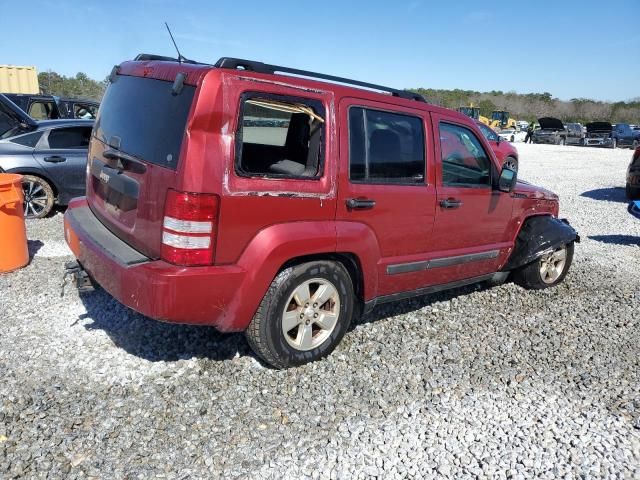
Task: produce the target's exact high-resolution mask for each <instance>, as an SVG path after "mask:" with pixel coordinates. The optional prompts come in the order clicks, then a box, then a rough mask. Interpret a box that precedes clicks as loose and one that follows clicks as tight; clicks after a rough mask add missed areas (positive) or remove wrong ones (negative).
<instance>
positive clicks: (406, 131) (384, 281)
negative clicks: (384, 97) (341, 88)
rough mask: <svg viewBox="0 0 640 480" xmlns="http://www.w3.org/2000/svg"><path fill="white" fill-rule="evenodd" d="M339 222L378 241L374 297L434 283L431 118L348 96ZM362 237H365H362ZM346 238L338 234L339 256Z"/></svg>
mask: <svg viewBox="0 0 640 480" xmlns="http://www.w3.org/2000/svg"><path fill="white" fill-rule="evenodd" d="M338 114H339V116H340V117H339V118H340V121H339V122H338V123H339V125H340V175H339V183H338V205H337V212H336V220H337V221H338V224H339V225H340V224H343V225H355V226H356V227H355V228H360V229H362V230H361V236H362V241H363V242H364V241H365V238H364V237H365V236H366V237H367V238H375V240H374V241H373V244H374V245H375V248H376V249H377V250H378V251H376V252H375V256H376V257H377V258H376V261H377V262H378V264H377V269H378V270H377V284H378V288H377V291H376V293H377V294H378V295H389V294H392V293H397V292H403V291H410V290H416V289H418V288H420V287H422V286H425V285H428V284H430V283H434V280H433V278H432V277H431V275H430V273H431V272H428V271H427V270H425V269H423V268H419V266H420V265H421V262H422V263H424V261H425V260H426V259H427V258H428V251H429V248H430V247H429V246H430V242H431V233H432V228H433V222H434V215H435V197H436V189H435V184H434V181H435V173H434V171H433V166H432V164H431V162H430V161H428V159H430V158H432V157H433V148H432V145H430V143H431V142H429V140H428V139H429V136H428V135H427V132H429V131H430V128H431V126H430V120H429V117H428V113H426V112H423V111H421V110H413V109H411V108H405V107H400V106H397V105H389V104H386V103H382V102H373V101H366V100H361V99H354V98H346V99H343V100H342V101H341V103H340V106H339V113H338ZM359 235H360V234H359ZM342 241H343V236H342V235H341V234H340V232H339V234H338V245H337V248H338V250H339V251H340V250H341V248H342V247H341V242H342Z"/></svg>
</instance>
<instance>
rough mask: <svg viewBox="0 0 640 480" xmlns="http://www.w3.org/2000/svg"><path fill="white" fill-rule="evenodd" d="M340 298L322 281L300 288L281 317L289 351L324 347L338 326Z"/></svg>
mask: <svg viewBox="0 0 640 480" xmlns="http://www.w3.org/2000/svg"><path fill="white" fill-rule="evenodd" d="M339 315H340V295H339V293H338V290H337V289H336V287H335V286H334V285H333V284H332V283H331V282H329V281H328V280H326V279H324V278H313V279H311V280H307V281H305V282H304V283H302V284H300V285H299V286H298V287H297V288H296V289H295V290H294V291H293V293H292V294H291V295H290V296H289V300H288V301H287V303H286V304H285V309H284V312H283V313H282V333H283V334H284V338H285V340H286V341H287V343H288V344H289V346H291V347H292V348H295V349H296V350H300V351H307V350H313V349H314V348H316V347H318V346H320V345H321V344H322V343H324V342H325V341H326V340H327V338H329V336H330V335H331V333H332V332H333V330H334V329H335V327H336V325H337V323H338V317H339Z"/></svg>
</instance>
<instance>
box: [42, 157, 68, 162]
mask: <svg viewBox="0 0 640 480" xmlns="http://www.w3.org/2000/svg"><path fill="white" fill-rule="evenodd" d="M65 160H66V158H65V157H61V156H59V155H53V156H52V157H44V161H45V162H49V163H60V162H64V161H65Z"/></svg>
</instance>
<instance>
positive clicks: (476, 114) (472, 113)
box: [458, 103, 489, 125]
mask: <svg viewBox="0 0 640 480" xmlns="http://www.w3.org/2000/svg"><path fill="white" fill-rule="evenodd" d="M458 111H459V112H460V113H464V114H465V115H466V116H467V117H471V118H473V119H475V120H478V121H480V122H482V123H484V124H485V125H489V119H488V118H487V117H483V116H482V115H480V109H479V108H478V107H474V106H473V103H471V104H470V105H469V106H468V107H458Z"/></svg>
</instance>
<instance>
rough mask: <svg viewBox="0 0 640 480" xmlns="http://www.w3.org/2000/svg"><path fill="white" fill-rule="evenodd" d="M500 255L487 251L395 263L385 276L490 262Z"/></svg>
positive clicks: (493, 251)
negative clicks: (484, 261)
mask: <svg viewBox="0 0 640 480" xmlns="http://www.w3.org/2000/svg"><path fill="white" fill-rule="evenodd" d="M498 255H500V250H489V251H488V252H480V253H468V254H466V255H456V256H454V257H442V258H434V259H432V260H424V261H420V262H408V263H397V264H395V265H388V266H387V275H398V274H400V273H410V272H419V271H421V270H430V269H432V268H442V267H450V266H453V265H463V264H465V263H471V262H479V261H482V260H490V259H492V258H496V257H497V256H498Z"/></svg>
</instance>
